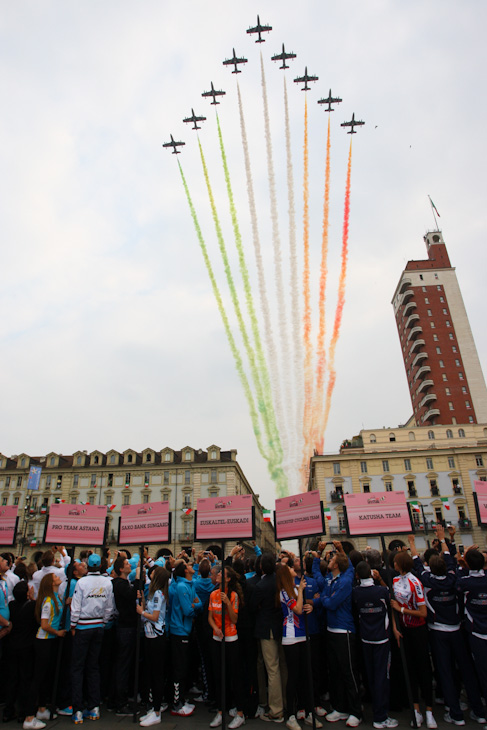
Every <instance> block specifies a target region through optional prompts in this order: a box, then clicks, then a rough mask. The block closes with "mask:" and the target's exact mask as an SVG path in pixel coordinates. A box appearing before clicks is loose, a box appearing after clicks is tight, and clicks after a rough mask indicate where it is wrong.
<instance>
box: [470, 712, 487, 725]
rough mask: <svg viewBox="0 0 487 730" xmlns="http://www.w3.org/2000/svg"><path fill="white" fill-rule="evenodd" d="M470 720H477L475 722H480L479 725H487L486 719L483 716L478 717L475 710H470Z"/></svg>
mask: <svg viewBox="0 0 487 730" xmlns="http://www.w3.org/2000/svg"><path fill="white" fill-rule="evenodd" d="M470 719H471V720H475V722H478V723H479V725H485V723H486V722H487V720H486V719H485V717H483V716H482V717H479V716H478V715H476V714H475V712H474V711H473V710H470Z"/></svg>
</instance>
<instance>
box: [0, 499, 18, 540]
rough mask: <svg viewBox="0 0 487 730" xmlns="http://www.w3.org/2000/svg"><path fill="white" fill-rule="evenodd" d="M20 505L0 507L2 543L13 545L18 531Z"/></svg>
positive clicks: (0, 536)
mask: <svg viewBox="0 0 487 730" xmlns="http://www.w3.org/2000/svg"><path fill="white" fill-rule="evenodd" d="M18 509H19V508H18V507H14V506H12V505H11V506H10V507H0V545H13V544H14V543H15V533H16V531H17V513H18Z"/></svg>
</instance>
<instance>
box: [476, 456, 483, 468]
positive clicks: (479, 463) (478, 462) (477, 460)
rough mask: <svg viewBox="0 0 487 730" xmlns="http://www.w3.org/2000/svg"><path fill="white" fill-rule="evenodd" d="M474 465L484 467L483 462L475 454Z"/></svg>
mask: <svg viewBox="0 0 487 730" xmlns="http://www.w3.org/2000/svg"><path fill="white" fill-rule="evenodd" d="M475 463H476V464H477V466H483V465H484V460H483V459H482V457H481V455H480V454H475Z"/></svg>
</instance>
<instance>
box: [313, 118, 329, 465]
mask: <svg viewBox="0 0 487 730" xmlns="http://www.w3.org/2000/svg"><path fill="white" fill-rule="evenodd" d="M329 213H330V115H328V135H327V138H326V167H325V199H324V204H323V230H322V237H321V265H320V294H319V328H318V343H317V348H316V350H317V364H316V390H315V398H314V408H313V446H314V447H315V448H316V450H317V451H318V453H319V454H322V453H323V444H324V432H323V430H322V426H323V415H324V414H323V391H324V381H325V364H326V348H325V334H326V317H325V309H326V307H325V305H326V279H327V276H328V229H329Z"/></svg>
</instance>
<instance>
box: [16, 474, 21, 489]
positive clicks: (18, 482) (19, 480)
mask: <svg viewBox="0 0 487 730" xmlns="http://www.w3.org/2000/svg"><path fill="white" fill-rule="evenodd" d="M17 486H18V487H21V486H22V477H21V476H18V477H17Z"/></svg>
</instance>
